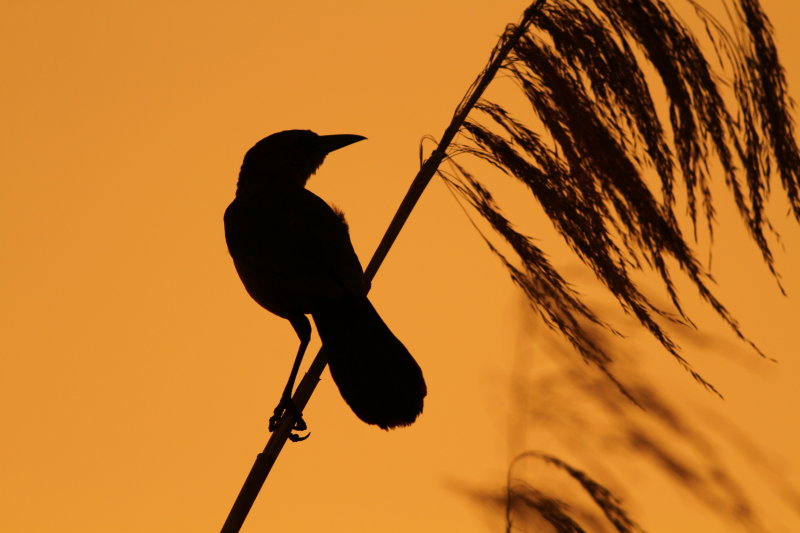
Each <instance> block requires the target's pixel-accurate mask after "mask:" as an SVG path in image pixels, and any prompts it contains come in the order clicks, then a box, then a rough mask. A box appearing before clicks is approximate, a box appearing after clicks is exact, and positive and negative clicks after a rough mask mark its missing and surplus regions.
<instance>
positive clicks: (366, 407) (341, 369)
mask: <svg viewBox="0 0 800 533" xmlns="http://www.w3.org/2000/svg"><path fill="white" fill-rule="evenodd" d="M314 321H315V322H316V324H317V329H318V330H319V334H320V337H321V338H322V344H323V346H324V348H325V352H326V353H327V356H328V366H329V368H330V371H331V375H332V376H333V381H334V382H335V383H336V386H337V387H339V392H340V393H341V394H342V397H343V398H344V400H345V401H346V402H347V404H348V405H349V406H350V408H351V409H353V412H355V414H356V415H357V416H358V417H359V418H360V419H361V420H363V421H364V422H366V423H367V424H374V425H376V426H378V427H380V428H382V429H389V428H393V427H398V426H407V425H409V424H411V423H412V422H414V420H416V419H417V416H419V414H420V413H421V412H422V404H423V399H424V398H425V395H426V394H427V388H426V386H425V379H424V378H423V377H422V370H421V369H420V367H419V365H418V364H417V362H416V361H415V360H414V358H413V357H412V356H411V354H410V353H409V352H408V350H407V349H406V347H405V346H403V343H401V342H400V341H399V340H398V339H397V337H395V336H394V334H392V332H391V331H390V330H389V328H388V327H387V326H386V324H385V323H384V322H383V320H381V317H380V316H379V315H378V312H377V311H375V308H374V307H372V304H371V303H370V302H369V300H368V299H367V298H366V297H365V296H358V297H356V296H350V297H346V298H345V299H342V300H337V301H336V302H332V303H331V304H330V305H327V306H324V307H323V308H322V309H320V310H319V311H318V312H316V313H314Z"/></svg>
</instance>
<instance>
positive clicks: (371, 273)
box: [221, 0, 546, 533]
mask: <svg viewBox="0 0 800 533" xmlns="http://www.w3.org/2000/svg"><path fill="white" fill-rule="evenodd" d="M545 1H546V0H538V1H536V2H535V3H533V4H531V6H529V7H528V9H526V10H525V13H524V15H523V17H522V21H521V22H520V23H519V24H517V25H516V26H510V27H509V28H508V29H507V30H506V32H505V34H504V35H503V38H502V39H501V41H500V42H499V43H498V46H497V47H495V49H494V50H493V52H492V55H491V58H490V60H489V64H488V65H487V66H486V68H485V69H484V71H483V72H482V73H481V74H480V76H478V78H477V79H476V80H475V82H474V83H473V84H472V85H471V86H470V88H469V90H468V91H467V94H466V95H465V96H464V98H463V99H462V100H461V103H460V104H459V105H458V107H457V108H456V111H455V113H454V115H453V119H452V120H451V122H450V125H449V126H448V127H447V129H446V130H445V131H444V134H442V138H441V140H440V141H439V144H438V145H437V147H436V149H435V150H434V151H433V152H432V153H431V155H430V156H429V157H428V159H426V160H425V162H424V163H423V164H422V167H421V168H420V169H419V172H418V173H417V175H416V177H415V178H414V181H412V182H411V186H410V187H409V189H408V192H407V193H406V196H405V198H403V201H402V202H401V203H400V207H398V209H397V212H396V213H395V215H394V218H393V219H392V221H391V223H390V224H389V227H388V229H387V230H386V233H385V234H384V236H383V239H381V242H380V244H379V245H378V248H377V250H376V251H375V253H374V254H373V256H372V259H371V260H370V262H369V264H368V265H367V268H366V270H365V271H364V275H365V277H366V279H367V281H368V282H370V283H371V282H372V280H373V278H374V277H375V274H376V273H377V272H378V269H379V268H380V266H381V264H382V263H383V260H384V259H385V258H386V255H387V254H388V253H389V250H390V249H391V247H392V244H394V241H395V239H396V238H397V236H398V234H399V233H400V230H401V229H402V228H403V225H404V224H405V223H406V220H408V217H409V215H410V214H411V211H412V210H413V209H414V206H415V205H416V204H417V201H418V200H419V198H420V196H422V193H423V191H424V190H425V187H427V186H428V183H430V181H431V178H432V177H433V176H434V174H436V171H437V170H438V168H439V165H440V164H441V162H442V161H443V160H444V158H445V156H446V153H447V148H448V147H449V146H450V143H451V142H452V141H453V139H454V138H455V136H456V134H457V133H458V130H459V129H460V128H461V126H462V124H463V123H464V121H465V120H466V118H467V115H468V114H469V112H470V111H471V110H472V108H473V107H474V106H475V104H476V103H477V102H478V100H479V99H480V97H481V95H482V94H483V92H484V91H485V90H486V87H487V86H488V85H489V83H491V81H492V80H493V79H494V76H495V74H496V73H497V71H498V70H499V69H500V67H501V66H502V64H503V61H504V60H505V58H506V56H507V55H508V53H509V52H510V51H511V48H512V47H513V46H514V45H515V44H516V43H517V42H518V41H519V39H520V38H521V37H522V35H523V34H524V33H525V31H526V30H527V28H528V25H529V24H530V22H531V20H532V19H533V18H534V17H535V16H536V13H538V11H539V10H540V9H541V7H542V6H543V5H544V3H545ZM326 365H327V358H326V357H325V346H323V347H322V348H321V349H320V351H319V353H318V354H317V356H316V358H315V359H314V361H313V362H312V363H311V366H310V367H309V369H308V371H307V372H306V374H305V375H304V376H303V379H302V381H301V382H300V384H299V385H298V386H297V389H296V390H295V393H294V395H293V396H292V401H293V402H294V405H295V406H296V407H297V412H299V413H302V412H303V409H304V408H305V406H306V404H307V403H308V400H309V399H310V398H311V394H312V393H313V392H314V389H315V388H316V387H317V383H319V380H320V376H321V375H322V371H323V370H325V366H326ZM296 421H297V419H296V415H295V413H294V412H293V411H292V410H287V411H285V412H284V415H283V418H281V421H280V422H279V424H278V427H277V428H276V429H275V431H274V432H273V433H272V435H270V438H269V441H268V442H267V445H266V446H265V447H264V451H263V452H261V453H260V454H258V456H257V457H256V460H255V462H254V463H253V467H252V468H251V469H250V473H249V474H248V476H247V479H246V480H245V482H244V485H242V488H241V490H240V491H239V495H238V496H237V498H236V501H235V502H234V504H233V507H232V508H231V511H230V513H229V514H228V518H227V519H226V520H225V524H224V525H223V526H222V530H221V533H238V532H239V530H240V529H241V527H242V524H243V523H244V520H245V518H247V513H248V512H249V511H250V508H251V507H252V506H253V503H254V502H255V499H256V497H257V496H258V493H259V491H260V490H261V487H262V486H263V484H264V482H265V481H266V479H267V476H268V475H269V472H270V471H271V470H272V466H273V465H274V464H275V461H276V460H277V458H278V455H279V454H280V453H281V450H282V449H283V446H284V445H285V444H286V441H287V439H288V438H289V435H290V434H291V433H292V428H293V427H294V424H295V422H296Z"/></svg>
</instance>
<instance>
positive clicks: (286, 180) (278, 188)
mask: <svg viewBox="0 0 800 533" xmlns="http://www.w3.org/2000/svg"><path fill="white" fill-rule="evenodd" d="M307 180H308V178H306V179H305V180H298V179H296V178H294V179H292V178H290V177H287V176H280V177H275V178H272V179H271V178H270V177H266V176H247V175H239V181H238V182H237V183H236V197H237V198H254V199H257V198H280V197H283V196H290V195H292V194H295V193H297V192H300V191H302V190H303V189H304V188H305V182H306V181H307Z"/></svg>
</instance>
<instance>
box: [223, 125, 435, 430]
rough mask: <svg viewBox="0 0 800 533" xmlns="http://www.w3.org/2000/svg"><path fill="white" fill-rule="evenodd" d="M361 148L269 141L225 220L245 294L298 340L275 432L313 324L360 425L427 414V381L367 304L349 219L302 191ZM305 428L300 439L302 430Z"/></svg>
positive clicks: (285, 134)
mask: <svg viewBox="0 0 800 533" xmlns="http://www.w3.org/2000/svg"><path fill="white" fill-rule="evenodd" d="M363 139H364V137H362V136H360V135H317V134H316V133H314V132H312V131H309V130H287V131H281V132H279V133H275V134H272V135H270V136H268V137H266V138H264V139H262V140H261V141H259V142H258V143H256V144H255V146H253V147H252V148H251V149H250V150H248V152H247V154H245V156H244V161H243V163H242V167H241V171H240V172H239V181H238V183H237V188H236V197H235V199H234V200H233V202H232V203H231V204H230V206H228V209H227V210H226V211H225V238H226V241H227V243H228V250H229V252H230V254H231V257H232V258H233V263H234V265H235V266H236V271H237V272H238V274H239V277H240V278H241V280H242V283H243V284H244V286H245V288H246V289H247V292H248V293H249V294H250V296H251V297H252V298H253V299H254V300H255V301H256V302H258V303H259V304H260V305H261V306H262V307H264V308H265V309H267V310H268V311H271V312H272V313H274V314H276V315H278V316H280V317H283V318H285V319H287V320H288V321H289V322H290V323H291V325H292V327H293V328H294V330H295V332H296V333H297V336H298V337H299V339H300V347H299V349H298V352H297V356H296V357H295V362H294V365H293V367H292V371H291V373H290V375H289V380H288V382H287V384H286V388H285V389H284V392H283V395H282V396H281V400H280V403H279V404H278V407H277V408H276V409H275V414H274V415H273V417H272V418H271V419H270V429H274V427H275V426H276V424H277V422H278V421H279V419H280V417H281V416H282V414H283V412H284V410H286V409H295V407H294V405H293V404H292V401H291V395H292V390H293V388H294V381H295V378H296V376H297V371H298V368H299V366H300V361H301V360H302V357H303V354H304V352H305V349H306V347H307V346H308V342H309V340H310V337H311V324H310V322H309V321H308V318H306V315H307V314H310V315H311V316H312V317H313V318H314V322H315V324H316V326H317V330H318V332H319V335H320V338H321V339H322V344H323V347H324V349H325V351H326V353H327V357H328V365H329V368H330V372H331V375H332V376H333V380H334V382H335V383H336V385H337V386H338V387H339V392H341V394H342V397H343V398H344V400H345V401H346V402H347V404H348V405H349V406H350V407H351V408H352V409H353V411H354V412H355V414H356V415H357V416H358V417H359V418H360V419H361V420H363V421H364V422H366V423H368V424H375V425H377V426H378V427H381V428H383V429H388V428H392V427H397V426H405V425H408V424H411V423H412V422H414V420H416V418H417V416H418V415H419V414H420V413H421V412H422V404H423V398H424V397H425V394H426V392H427V389H426V386H425V380H424V379H423V377H422V371H421V370H420V367H419V365H418V364H417V362H416V361H415V360H414V358H413V357H412V356H411V354H410V353H409V352H408V350H407V349H406V348H405V346H403V344H402V343H401V342H400V341H399V340H398V339H397V337H395V336H394V335H393V334H392V332H391V331H390V330H389V328H388V327H387V326H386V324H385V323H384V322H383V320H381V317H380V316H379V315H378V313H377V312H376V311H375V308H374V307H373V306H372V304H371V303H370V301H369V300H368V299H367V291H368V289H369V284H368V282H367V280H366V278H365V277H364V272H363V270H362V268H361V264H360V263H359V261H358V257H357V256H356V253H355V250H354V249H353V245H352V243H351V242H350V235H349V231H348V227H347V223H346V222H345V219H344V215H343V214H342V213H341V212H339V211H337V210H335V209H332V208H331V207H330V206H328V204H326V203H325V202H324V201H323V200H322V199H321V198H320V197H318V196H316V195H315V194H313V193H312V192H310V191H309V190H307V189H306V188H305V185H306V182H307V181H308V179H309V178H310V177H311V175H312V174H314V172H315V171H316V170H317V168H319V166H320V165H321V164H322V162H323V160H324V159H325V156H326V155H327V154H328V153H330V152H332V151H333V150H337V149H339V148H343V147H345V146H347V145H349V144H352V143H355V142H358V141H361V140H363ZM297 414H298V418H299V413H297ZM299 419H300V420H301V422H300V425H298V426H296V428H295V429H305V425H304V423H303V422H302V419H301V418H299Z"/></svg>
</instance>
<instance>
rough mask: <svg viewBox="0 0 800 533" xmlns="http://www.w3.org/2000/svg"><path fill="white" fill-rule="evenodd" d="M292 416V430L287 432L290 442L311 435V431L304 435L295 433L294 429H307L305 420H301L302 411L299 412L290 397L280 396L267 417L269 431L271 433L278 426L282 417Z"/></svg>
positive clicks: (304, 438) (298, 440)
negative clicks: (279, 399) (273, 409)
mask: <svg viewBox="0 0 800 533" xmlns="http://www.w3.org/2000/svg"><path fill="white" fill-rule="evenodd" d="M287 414H288V415H290V416H294V419H295V421H294V425H293V426H292V432H291V433H289V440H290V441H292V442H300V441H301V440H306V439H307V438H308V437H310V436H311V432H309V433H308V434H306V435H299V434H297V433H295V432H296V431H308V425H307V424H306V421H305V420H303V413H301V412H300V411H299V410H298V409H297V406H296V405H295V404H294V402H293V401H292V399H291V398H281V401H280V402H278V405H277V406H276V407H275V411H273V413H272V416H271V417H269V426H268V427H269V431H270V433H272V432H273V431H275V430H276V429H277V428H278V425H279V424H280V423H281V420H283V417H284V416H286V415H287Z"/></svg>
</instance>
